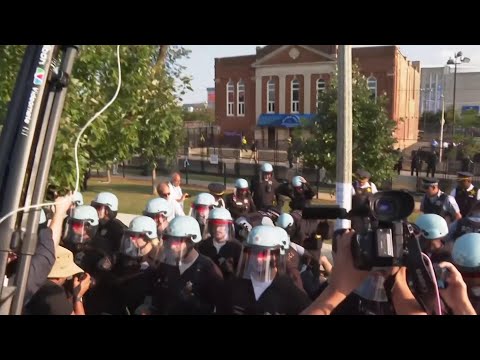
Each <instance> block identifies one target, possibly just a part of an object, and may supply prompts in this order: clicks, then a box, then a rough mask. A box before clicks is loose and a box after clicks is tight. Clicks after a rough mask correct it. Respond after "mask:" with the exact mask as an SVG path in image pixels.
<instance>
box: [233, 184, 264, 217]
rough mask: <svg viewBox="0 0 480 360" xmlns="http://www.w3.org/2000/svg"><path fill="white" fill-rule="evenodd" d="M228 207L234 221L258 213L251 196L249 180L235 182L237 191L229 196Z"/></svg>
mask: <svg viewBox="0 0 480 360" xmlns="http://www.w3.org/2000/svg"><path fill="white" fill-rule="evenodd" d="M226 207H227V209H228V210H229V211H230V213H231V214H232V217H233V218H234V219H237V218H238V217H240V216H242V215H245V214H248V213H251V212H255V211H257V208H256V207H255V204H254V203H253V199H252V196H251V195H250V190H249V188H248V182H247V180H245V179H237V180H235V190H234V191H233V193H232V194H229V195H227V199H226Z"/></svg>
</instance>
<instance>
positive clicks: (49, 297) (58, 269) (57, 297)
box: [25, 246, 90, 315]
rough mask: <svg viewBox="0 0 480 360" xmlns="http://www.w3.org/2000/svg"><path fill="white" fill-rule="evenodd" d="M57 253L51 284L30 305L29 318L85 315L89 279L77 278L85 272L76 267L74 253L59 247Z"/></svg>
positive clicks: (46, 283) (51, 272) (26, 310)
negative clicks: (36, 316)
mask: <svg viewBox="0 0 480 360" xmlns="http://www.w3.org/2000/svg"><path fill="white" fill-rule="evenodd" d="M55 252H56V260H55V264H54V265H53V268H52V270H51V271H50V273H49V274H48V280H47V281H46V282H45V283H44V285H43V286H42V287H41V288H40V289H39V290H38V291H37V292H36V293H35V295H33V297H32V298H31V299H30V301H29V302H28V303H27V305H26V307H25V312H26V313H27V314H29V315H85V310H84V308H83V295H85V293H86V292H87V291H88V289H89V287H90V275H88V274H84V276H79V275H78V274H80V273H83V270H82V269H81V268H80V267H78V266H77V265H76V264H75V263H74V261H73V254H72V252H71V251H69V250H67V249H65V248H64V247H61V246H57V248H56V249H55ZM72 277H73V278H72ZM68 279H71V280H68ZM70 281H71V282H72V283H69V282H70ZM69 287H70V289H69ZM70 291H71V293H70V294H69V292H70Z"/></svg>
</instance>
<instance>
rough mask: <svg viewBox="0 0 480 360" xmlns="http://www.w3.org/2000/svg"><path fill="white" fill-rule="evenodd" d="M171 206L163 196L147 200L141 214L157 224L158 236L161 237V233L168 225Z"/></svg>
mask: <svg viewBox="0 0 480 360" xmlns="http://www.w3.org/2000/svg"><path fill="white" fill-rule="evenodd" d="M170 212H171V207H170V204H169V202H168V201H167V200H165V199H163V198H155V199H151V200H149V201H148V202H147V205H146V206H145V210H144V211H143V215H145V216H148V217H150V218H152V219H153V220H155V223H156V224H157V234H158V238H159V239H161V238H162V234H163V232H164V231H165V229H166V228H167V226H168V218H169V217H170V215H171V213H170Z"/></svg>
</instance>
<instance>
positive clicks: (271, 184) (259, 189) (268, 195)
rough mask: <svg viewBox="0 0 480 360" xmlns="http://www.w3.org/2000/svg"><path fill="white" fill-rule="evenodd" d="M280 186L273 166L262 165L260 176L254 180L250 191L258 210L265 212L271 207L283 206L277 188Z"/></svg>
mask: <svg viewBox="0 0 480 360" xmlns="http://www.w3.org/2000/svg"><path fill="white" fill-rule="evenodd" d="M278 186H279V184H278V182H277V180H275V178H274V177H273V166H272V165H271V164H269V163H264V164H262V166H261V168H260V175H259V176H255V177H253V178H252V183H251V187H250V190H251V192H252V195H253V202H254V204H255V207H256V208H257V210H265V209H267V208H268V207H270V206H278V207H279V208H281V207H282V206H283V201H281V199H280V197H279V195H278V194H277V188H278Z"/></svg>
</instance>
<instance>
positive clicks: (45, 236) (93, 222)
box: [6, 163, 480, 315]
mask: <svg viewBox="0 0 480 360" xmlns="http://www.w3.org/2000/svg"><path fill="white" fill-rule="evenodd" d="M370 179H371V174H370V173H369V172H368V171H366V170H363V169H360V170H358V171H357V172H356V179H355V181H354V182H353V183H352V209H353V210H355V209H359V208H361V207H363V206H365V204H366V203H368V202H369V201H370V199H371V197H372V196H373V195H374V194H376V193H377V191H378V190H377V187H376V186H375V184H374V183H373V182H372V181H371V180H370ZM423 185H424V189H425V196H424V199H423V200H422V203H421V209H420V210H421V212H422V213H423V214H422V215H420V216H419V217H418V218H417V220H416V222H415V229H416V232H415V239H416V240H417V241H418V243H419V246H420V247H421V251H422V252H423V253H424V254H425V256H426V257H428V259H430V260H429V261H430V262H431V263H432V264H433V265H434V266H435V268H436V269H446V271H445V273H446V274H447V275H446V277H445V282H446V284H443V286H441V288H439V291H438V293H439V295H440V298H441V304H442V311H441V312H442V313H443V314H476V311H478V310H479V309H480V291H479V289H480V282H479V280H478V279H480V194H479V192H478V189H477V187H475V186H474V185H473V184H472V176H471V174H469V173H465V172H462V173H459V176H458V186H457V187H456V188H455V189H454V190H453V191H452V192H451V194H450V195H447V194H445V193H444V192H442V191H441V190H440V189H439V184H438V181H437V180H436V179H435V178H425V179H424V181H423ZM225 190H226V189H225V187H224V186H223V184H215V183H214V184H211V186H209V192H204V193H199V194H198V195H197V196H196V197H195V198H194V199H192V206H191V209H190V211H189V214H188V216H187V215H185V213H184V207H183V202H184V201H185V199H186V198H187V197H189V195H188V194H186V193H183V192H182V189H181V177H180V175H179V174H177V173H175V174H173V176H172V178H171V180H170V181H169V182H166V183H160V184H158V186H157V193H158V197H157V198H154V199H151V200H149V201H148V202H147V203H146V204H145V208H144V211H143V213H142V214H139V215H138V216H136V217H135V218H133V220H132V221H131V222H130V223H129V224H128V226H127V225H125V224H123V223H122V222H121V221H119V220H118V219H117V213H118V209H119V201H118V198H117V196H115V194H113V193H110V192H102V193H99V194H97V195H96V197H95V198H94V199H93V200H92V201H91V203H90V204H89V205H87V204H84V201H83V197H82V195H81V194H80V193H75V194H69V195H67V196H62V197H58V198H57V199H56V202H55V203H56V206H55V208H54V211H53V215H51V216H49V219H47V217H46V216H44V215H45V213H43V216H42V219H41V224H40V226H39V230H38V231H39V241H38V245H37V251H36V253H35V255H34V256H33V259H32V265H31V268H30V273H29V278H28V282H27V291H26V297H25V305H24V313H25V314H41V315H69V314H75V315H84V314H86V315H101V314H110V315H134V314H135V315H169V314H187V315H195V314H202V315H203V314H206V315H208V314H212V315H213V314H219V315H221V314H244V315H259V314H290V315H294V314H338V315H340V314H355V315H394V314H431V313H432V312H431V311H430V309H428V308H425V306H423V303H422V302H421V301H419V300H418V296H416V295H417V294H416V292H415V288H414V287H413V288H412V286H411V284H409V281H408V280H409V271H408V268H407V267H405V266H401V267H388V268H375V269H372V270H371V271H364V270H359V269H358V268H356V267H355V266H354V259H353V255H352V251H351V246H352V244H351V243H352V241H355V237H356V236H358V235H360V234H364V233H365V232H368V231H371V221H372V219H371V215H361V216H360V215H356V216H352V217H351V224H352V226H351V229H344V230H343V231H335V232H334V231H333V228H332V224H331V223H329V222H328V221H327V220H326V219H306V218H303V216H302V212H303V211H304V209H305V207H306V206H310V205H311V204H310V203H311V201H312V199H313V198H314V196H315V195H316V193H315V192H314V190H313V189H312V187H311V186H310V184H309V183H308V182H307V181H306V180H305V179H304V178H303V177H301V176H294V177H293V178H292V179H291V180H290V181H289V182H279V181H278V180H277V179H276V178H275V176H274V169H273V167H272V165H271V164H269V163H264V164H262V165H261V167H260V170H259V173H258V174H257V175H256V176H254V177H253V178H252V179H251V180H250V181H247V180H246V179H237V180H236V181H235V188H234V191H233V193H230V194H225ZM286 202H288V206H289V212H284V211H283V209H284V205H285V204H286ZM332 238H333V241H334V243H335V244H336V245H334V251H333V254H332V255H333V264H332V263H331V261H329V259H328V258H327V257H325V256H322V252H321V250H322V246H323V241H324V240H325V239H332ZM17 262H18V259H17V258H16V253H15V251H12V252H11V253H10V255H9V268H8V271H7V275H6V276H7V280H6V281H7V282H8V278H14V277H15V266H16V263H17ZM437 271H439V270H437ZM432 276H435V274H432ZM432 281H433V279H432ZM433 283H434V284H436V286H437V285H438V287H440V282H438V283H437V281H436V280H435V281H434V282H433ZM445 285H446V286H445Z"/></svg>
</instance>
